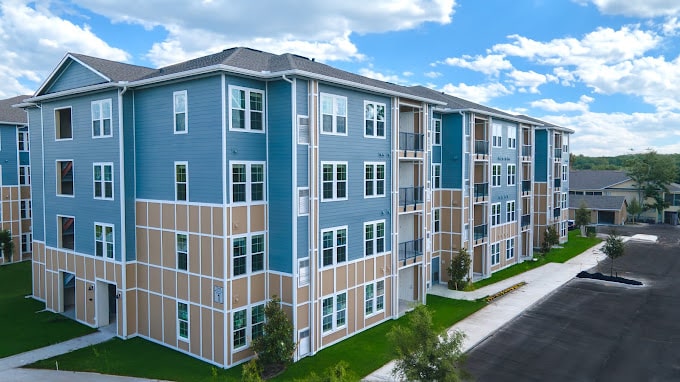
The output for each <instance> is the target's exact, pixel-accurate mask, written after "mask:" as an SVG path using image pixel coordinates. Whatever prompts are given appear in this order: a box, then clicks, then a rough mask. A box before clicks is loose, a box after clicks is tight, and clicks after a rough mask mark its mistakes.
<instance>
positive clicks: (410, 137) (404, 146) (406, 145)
mask: <svg viewBox="0 0 680 382" xmlns="http://www.w3.org/2000/svg"><path fill="white" fill-rule="evenodd" d="M423 137H424V135H423V134H416V133H399V150H411V151H423Z"/></svg>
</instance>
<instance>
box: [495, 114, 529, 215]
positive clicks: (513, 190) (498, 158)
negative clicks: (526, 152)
mask: <svg viewBox="0 0 680 382" xmlns="http://www.w3.org/2000/svg"><path fill="white" fill-rule="evenodd" d="M493 123H494V124H501V125H502V126H503V128H502V137H503V138H502V142H503V143H502V145H501V146H502V147H492V148H491V157H490V160H491V165H498V164H500V165H501V186H500V187H491V203H499V202H500V203H501V222H503V223H506V222H507V215H506V211H507V209H506V202H509V201H513V200H514V201H515V210H516V211H517V210H518V203H519V201H520V200H519V199H520V198H519V196H518V195H519V187H521V186H522V182H521V179H520V177H519V168H518V167H519V165H518V158H519V154H518V150H519V149H518V148H514V149H511V148H508V129H509V128H514V129H515V131H516V136H517V137H518V136H519V126H517V124H515V123H512V122H507V121H502V120H497V119H494V120H493ZM509 164H514V165H515V171H516V172H515V185H514V186H508V165H509Z"/></svg>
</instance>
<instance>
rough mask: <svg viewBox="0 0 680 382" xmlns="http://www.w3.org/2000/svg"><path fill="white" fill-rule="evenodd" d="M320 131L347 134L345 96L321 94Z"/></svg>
mask: <svg viewBox="0 0 680 382" xmlns="http://www.w3.org/2000/svg"><path fill="white" fill-rule="evenodd" d="M321 133H322V134H336V135H347V98H346V97H341V96H336V95H332V94H323V93H322V94H321Z"/></svg>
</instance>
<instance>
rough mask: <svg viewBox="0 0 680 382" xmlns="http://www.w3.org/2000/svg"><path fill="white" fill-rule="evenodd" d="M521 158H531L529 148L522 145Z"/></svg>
mask: <svg viewBox="0 0 680 382" xmlns="http://www.w3.org/2000/svg"><path fill="white" fill-rule="evenodd" d="M522 156H523V157H530V156H531V146H529V145H522Z"/></svg>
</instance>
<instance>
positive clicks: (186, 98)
mask: <svg viewBox="0 0 680 382" xmlns="http://www.w3.org/2000/svg"><path fill="white" fill-rule="evenodd" d="M178 95H184V131H177V113H181V112H179V111H177V103H176V102H175V98H176V97H177V96H178ZM172 131H173V133H174V134H188V133H189V95H188V94H187V91H186V90H180V91H176V92H173V93H172Z"/></svg>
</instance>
